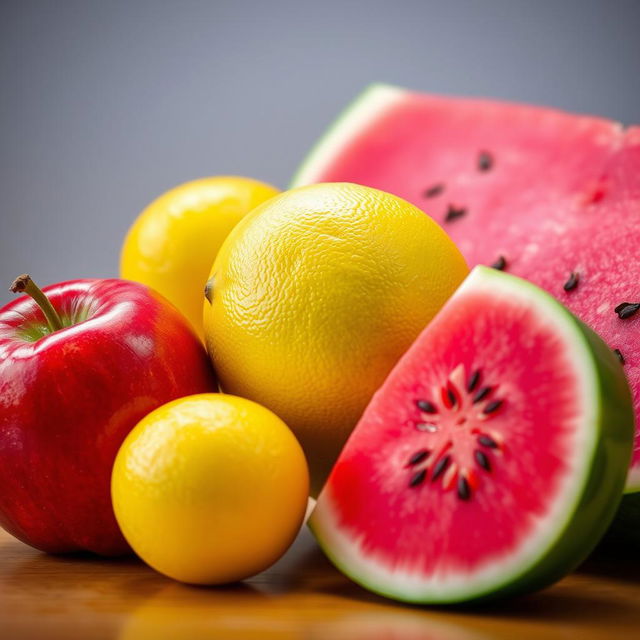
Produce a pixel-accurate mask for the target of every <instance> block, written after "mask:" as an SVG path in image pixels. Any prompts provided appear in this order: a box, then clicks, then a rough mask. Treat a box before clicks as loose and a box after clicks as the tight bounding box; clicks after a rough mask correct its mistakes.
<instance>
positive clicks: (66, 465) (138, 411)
mask: <svg viewBox="0 0 640 640" xmlns="http://www.w3.org/2000/svg"><path fill="white" fill-rule="evenodd" d="M43 291H44V293H45V294H46V295H47V297H48V298H49V299H50V301H51V303H52V304H53V306H54V308H55V309H56V310H57V311H58V313H59V315H60V316H61V317H62V318H63V321H65V323H66V322H70V321H73V320H74V319H75V320H76V321H80V322H79V323H78V324H75V325H73V326H69V327H65V328H63V329H61V330H59V331H56V332H54V333H49V335H45V336H44V337H40V338H39V339H37V340H36V341H35V342H34V341H29V340H27V339H25V337H24V331H25V330H26V328H27V327H32V328H33V327H35V331H36V332H37V331H41V330H42V328H44V327H47V326H48V325H47V322H46V319H45V316H44V314H43V313H42V311H41V310H40V308H39V307H38V306H37V304H36V303H35V302H34V301H33V300H32V299H31V298H29V297H27V296H20V298H17V299H16V300H14V301H12V302H10V303H9V304H8V305H6V306H5V307H3V308H2V309H0V525H2V527H4V528H5V529H6V530H7V531H8V532H9V533H11V534H13V535H14V536H15V537H17V538H19V539H20V540H22V541H23V542H26V543H27V544H30V545H31V546H33V547H36V548H37V549H41V550H42V551H47V552H50V553H69V552H74V551H90V552H93V553H97V554H101V555H106V556H113V555H121V554H124V553H129V552H130V548H129V545H128V544H127V542H126V541H125V539H124V538H123V536H122V534H121V533H120V529H119V528H118V525H117V523H116V520H115V516H114V514H113V508H112V505H111V493H110V480H111V469H112V466H113V462H114V459H115V456H116V453H117V452H118V449H119V447H120V444H121V443H122V441H123V440H124V438H125V436H126V435H127V434H128V433H129V431H130V430H131V429H132V428H133V427H134V426H135V425H136V424H137V423H138V421H139V420H140V419H141V418H143V417H144V416H145V415H146V414H147V413H149V412H150V411H152V410H153V409H155V408H157V407H159V406H160V405H162V404H164V403H166V402H169V401H170V400H174V399H176V398H179V397H182V396H187V395H191V394H194V393H203V392H210V391H217V382H216V379H215V375H214V373H213V370H212V369H211V365H210V362H209V359H208V357H207V355H206V352H205V350H204V347H203V345H202V343H201V342H200V340H199V339H198V338H197V337H196V335H195V333H193V331H192V329H191V328H190V326H189V325H188V323H187V321H186V319H184V318H183V316H182V315H181V314H180V312H179V311H178V310H177V309H175V307H173V306H172V305H171V304H170V303H169V302H167V301H166V300H165V299H164V298H162V297H161V296H160V295H159V294H157V293H155V292H154V291H152V290H151V289H149V288H148V287H145V286H143V285H140V284H137V283H133V282H128V281H126V280H118V279H109V280H74V281H70V282H64V283H60V284H56V285H52V286H50V287H46V288H45V289H43ZM85 317H86V319H83V318H85ZM158 535H162V532H158Z"/></svg>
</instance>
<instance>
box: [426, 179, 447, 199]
mask: <svg viewBox="0 0 640 640" xmlns="http://www.w3.org/2000/svg"><path fill="white" fill-rule="evenodd" d="M443 191H444V184H442V182H439V183H438V184H434V185H433V186H432V187H429V188H428V189H427V190H426V191H425V192H424V197H425V198H435V197H436V196H439V195H440V194H441V193H442V192H443Z"/></svg>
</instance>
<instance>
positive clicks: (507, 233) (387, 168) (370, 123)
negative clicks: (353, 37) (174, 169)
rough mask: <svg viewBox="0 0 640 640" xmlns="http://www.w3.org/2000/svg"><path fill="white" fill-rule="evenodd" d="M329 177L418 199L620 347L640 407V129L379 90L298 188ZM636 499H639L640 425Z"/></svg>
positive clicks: (473, 253) (452, 230)
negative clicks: (639, 254)
mask: <svg viewBox="0 0 640 640" xmlns="http://www.w3.org/2000/svg"><path fill="white" fill-rule="evenodd" d="M332 181H348V182H357V183H360V184H364V185H367V186H371V187H376V188H378V189H382V190H385V191H389V192H391V193H394V194H396V195H399V196H401V197H403V198H405V199H407V200H409V201H410V202H413V203H414V204H416V205H418V206H419V207H421V208H422V209H423V210H424V211H426V212H427V213H428V214H429V215H431V216H432V217H433V218H435V219H436V220H437V221H438V222H440V224H442V226H443V227H444V228H445V229H446V231H447V232H448V233H449V235H450V236H451V237H452V239H453V240H454V242H456V244H457V245H458V247H459V248H460V249H461V251H462V253H463V254H464V256H465V258H466V259H467V262H468V263H469V265H470V266H473V265H476V264H486V265H494V266H496V267H497V268H501V269H504V270H506V271H509V272H511V273H514V274H516V275H520V276H522V277H524V278H527V279H528V280H531V281H532V282H534V283H536V284H537V285H539V286H541V287H543V288H544V289H546V290H547V291H549V292H550V293H552V294H553V295H554V296H556V297H557V298H558V299H559V300H560V301H561V302H562V303H563V304H565V305H567V306H568V307H569V308H570V309H571V310H572V311H573V312H574V313H575V314H576V315H578V317H580V318H581V319H582V320H583V321H585V322H586V323H587V324H588V325H589V326H591V327H592V328H593V329H595V330H596V331H597V332H598V333H599V334H600V335H601V336H602V337H603V338H604V339H605V341H606V342H607V343H608V344H609V346H610V347H611V348H612V349H615V350H617V351H616V353H617V354H618V355H619V357H620V359H621V360H622V361H623V362H624V368H625V372H626V374H627V377H628V379H629V382H630V384H631V388H632V392H633V396H634V403H635V407H636V410H637V411H638V412H640V304H638V303H640V259H639V258H638V250H639V247H640V127H631V128H629V129H627V130H624V129H623V128H622V127H621V126H620V125H619V124H618V123H615V122H611V121H608V120H604V119H600V118H593V117H586V116H579V115H572V114H568V113H563V112H560V111H554V110H551V109H543V108H538V107H530V106H524V105H514V104H506V103H500V102H492V101H487V100H477V99H452V98H443V97H435V96H427V95H422V94H418V93H411V92H409V91H404V90H401V89H397V88H394V87H389V86H385V85H375V86H373V87H371V88H370V89H368V90H367V91H365V93H364V94H363V95H362V96H361V97H360V98H359V99H358V100H357V101H356V102H355V103H354V105H353V106H352V107H351V108H350V109H349V110H348V111H347V112H346V113H345V114H344V116H343V117H342V118H341V119H340V120H338V122H337V123H336V124H335V125H334V127H333V128H332V129H331V130H330V131H329V133H328V134H327V135H326V136H325V137H324V138H323V139H322V140H321V141H320V143H319V144H318V145H317V147H316V148H315V149H314V150H313V151H312V153H311V154H310V156H309V158H308V160H307V161H306V162H305V164H304V165H303V166H302V168H301V170H300V172H299V173H298V175H297V176H296V178H295V179H294V186H299V185H302V184H308V183H312V182H332ZM624 303H630V304H627V305H624ZM621 305H624V306H621ZM627 490H628V491H640V425H639V426H638V431H637V433H636V443H635V451H634V455H633V459H632V464H631V467H630V472H629V475H628V478H627Z"/></svg>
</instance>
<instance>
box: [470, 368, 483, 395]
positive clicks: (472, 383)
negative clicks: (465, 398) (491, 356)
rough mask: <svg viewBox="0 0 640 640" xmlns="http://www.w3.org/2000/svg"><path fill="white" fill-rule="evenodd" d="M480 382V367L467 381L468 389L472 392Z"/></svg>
mask: <svg viewBox="0 0 640 640" xmlns="http://www.w3.org/2000/svg"><path fill="white" fill-rule="evenodd" d="M478 382H480V369H476V370H475V371H474V372H473V373H472V374H471V377H470V378H469V382H467V391H468V392H469V393H471V392H472V391H473V390H474V389H475V388H476V387H477V386H478Z"/></svg>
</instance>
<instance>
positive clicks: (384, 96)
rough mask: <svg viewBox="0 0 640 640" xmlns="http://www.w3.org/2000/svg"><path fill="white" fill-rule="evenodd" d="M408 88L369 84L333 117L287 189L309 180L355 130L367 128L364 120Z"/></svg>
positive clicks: (395, 99)
mask: <svg viewBox="0 0 640 640" xmlns="http://www.w3.org/2000/svg"><path fill="white" fill-rule="evenodd" d="M407 93H408V91H406V90H405V89H401V88H399V87H394V86H393V85H390V84H383V83H375V84H371V85H369V86H368V87H367V88H366V89H365V90H364V91H362V92H361V93H360V94H359V95H358V96H356V98H355V99H354V100H353V101H352V102H351V104H349V105H347V107H346V108H345V109H344V110H343V111H342V113H341V114H340V115H339V116H338V117H337V118H336V119H335V120H334V122H333V123H332V124H331V126H330V127H329V129H328V130H327V131H326V132H325V134H324V135H323V136H322V137H321V138H320V139H319V140H318V142H317V143H316V144H315V145H314V146H313V147H312V149H311V151H310V152H309V153H308V155H307V157H306V158H305V159H304V160H303V162H302V164H301V165H300V168H299V169H298V171H297V172H296V174H295V175H294V176H293V179H292V180H291V183H290V184H289V189H294V188H296V187H302V186H304V185H307V184H311V183H312V182H314V181H315V178H316V177H317V176H318V175H319V173H320V172H321V171H322V170H323V169H324V168H325V167H326V165H327V163H328V161H330V160H333V159H334V158H335V157H337V155H338V153H339V152H340V149H341V148H342V147H343V146H344V144H345V142H350V141H351V140H352V138H353V135H354V134H355V132H356V131H358V130H364V129H366V126H367V123H369V122H372V121H374V120H375V119H376V116H377V115H379V114H380V113H381V112H383V111H384V110H385V109H386V108H388V107H390V106H391V105H392V104H394V103H395V102H397V101H399V100H400V99H401V98H402V97H404V96H405V95H407Z"/></svg>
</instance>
